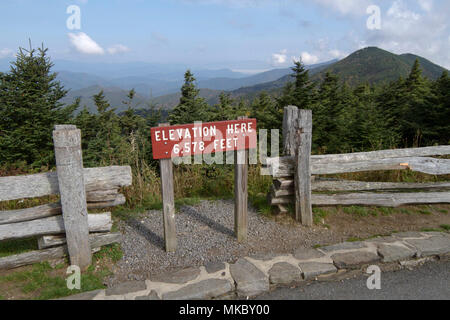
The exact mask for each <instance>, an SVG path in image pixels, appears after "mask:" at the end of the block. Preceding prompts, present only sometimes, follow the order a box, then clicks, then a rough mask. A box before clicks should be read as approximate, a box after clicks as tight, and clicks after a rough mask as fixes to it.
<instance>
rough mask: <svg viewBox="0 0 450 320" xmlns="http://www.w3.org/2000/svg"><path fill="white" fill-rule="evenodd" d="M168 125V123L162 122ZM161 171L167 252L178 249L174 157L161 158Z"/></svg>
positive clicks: (161, 125)
mask: <svg viewBox="0 0 450 320" xmlns="http://www.w3.org/2000/svg"><path fill="white" fill-rule="evenodd" d="M159 126H160V127H168V126H169V124H168V123H164V124H160V125H159ZM159 166H160V169H161V170H160V171H161V194H162V201H163V225H164V241H165V247H166V251H167V252H175V251H176V249H177V231H176V223H175V196H174V191H173V163H172V159H161V160H159Z"/></svg>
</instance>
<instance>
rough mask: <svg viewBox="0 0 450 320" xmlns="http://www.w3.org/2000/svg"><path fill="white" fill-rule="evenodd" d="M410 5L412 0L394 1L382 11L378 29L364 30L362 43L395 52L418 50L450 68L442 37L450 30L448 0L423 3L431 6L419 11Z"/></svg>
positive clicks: (449, 47)
mask: <svg viewBox="0 0 450 320" xmlns="http://www.w3.org/2000/svg"><path fill="white" fill-rule="evenodd" d="M425 2H426V1H425ZM425 2H424V3H425ZM430 3H431V2H430ZM411 5H412V3H411V2H406V1H403V0H396V1H393V3H392V5H391V6H390V8H389V9H388V10H387V12H386V14H384V15H382V21H381V30H377V31H369V30H367V31H366V34H365V43H366V44H367V45H374V46H378V47H381V48H383V49H386V50H389V51H392V52H394V53H397V54H401V53H413V54H417V55H420V56H423V57H425V58H427V59H429V60H431V61H433V62H434V63H437V64H440V65H442V66H444V67H446V68H449V67H450V55H449V54H448V53H449V52H450V43H449V42H448V41H445V39H446V38H447V37H448V36H449V30H450V29H449V23H448V12H449V10H450V2H449V1H443V2H439V3H432V4H428V5H429V6H427V4H423V5H424V6H425V8H429V9H430V10H429V11H427V10H423V11H420V12H416V11H414V10H413V9H412V8H411ZM422 8H423V7H422Z"/></svg>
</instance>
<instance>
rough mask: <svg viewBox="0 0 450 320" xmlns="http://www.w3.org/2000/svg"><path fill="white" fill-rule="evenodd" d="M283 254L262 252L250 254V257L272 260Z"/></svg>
mask: <svg viewBox="0 0 450 320" xmlns="http://www.w3.org/2000/svg"><path fill="white" fill-rule="evenodd" d="M280 256H282V254H275V253H261V254H255V255H254V256H250V258H252V259H254V260H261V261H270V260H273V259H275V258H276V257H280Z"/></svg>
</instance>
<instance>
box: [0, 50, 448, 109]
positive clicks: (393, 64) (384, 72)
mask: <svg viewBox="0 0 450 320" xmlns="http://www.w3.org/2000/svg"><path fill="white" fill-rule="evenodd" d="M416 59H418V60H419V62H420V64H421V67H422V70H423V74H424V76H426V77H428V78H429V79H436V78H438V77H439V76H441V74H442V72H443V71H444V70H446V69H445V68H443V67H441V66H439V65H436V64H434V63H433V62H431V61H429V60H427V59H425V58H423V57H420V56H417V55H414V54H400V55H397V54H394V53H391V52H389V51H386V50H383V49H380V48H376V47H368V48H364V49H361V50H358V51H356V52H354V53H352V54H350V55H349V56H348V57H346V58H344V59H342V60H340V61H337V60H332V61H328V62H325V63H321V64H316V65H310V66H307V69H309V73H310V78H311V80H312V81H317V82H319V81H320V80H322V79H323V78H324V77H325V74H326V73H327V72H330V73H334V74H336V75H338V76H339V78H340V79H341V80H342V81H345V82H346V83H348V84H349V85H351V86H356V85H358V84H361V83H369V84H380V83H389V82H391V81H393V80H396V79H398V78H399V77H403V78H405V77H407V76H408V75H409V73H410V71H411V68H412V66H413V64H414V62H415V60H416ZM54 64H55V67H54V70H56V72H57V73H58V77H57V79H58V80H59V81H61V83H62V84H63V85H64V87H65V88H66V89H69V93H68V94H67V96H66V97H65V98H64V99H63V100H62V102H63V103H66V104H70V103H73V101H74V100H75V99H76V98H78V97H79V98H81V105H82V106H83V107H84V106H86V107H88V109H89V110H91V111H95V106H94V103H93V101H92V96H93V95H94V94H97V93H98V92H99V91H100V90H103V91H104V93H105V96H106V98H107V99H108V100H109V102H110V104H111V105H112V106H113V107H114V108H116V111H117V112H120V111H123V110H124V109H125V108H126V106H125V104H124V103H123V101H126V96H127V94H128V92H129V90H130V89H132V88H134V89H135V91H136V96H135V100H134V108H147V107H148V106H149V105H150V104H157V105H159V106H160V107H162V108H163V109H171V108H173V107H174V106H175V105H177V104H178V102H179V98H180V93H179V92H180V87H181V86H182V84H183V81H184V79H183V76H184V72H185V71H186V70H187V69H188V67H187V66H185V65H179V64H174V65H160V64H150V63H138V62H134V63H121V64H120V63H119V64H108V63H96V64H94V63H83V62H72V61H64V60H56V61H55V62H54ZM8 66H9V61H7V60H6V59H0V71H6V70H7V68H8ZM192 72H193V74H194V76H195V77H196V79H197V83H196V84H197V87H198V88H200V96H202V97H204V98H205V99H206V100H207V101H208V103H210V104H214V103H217V101H218V97H219V95H220V93H221V92H227V93H229V94H230V96H231V97H233V98H244V99H253V98H254V97H256V96H257V95H258V94H259V93H260V92H262V91H266V92H268V93H271V94H274V95H276V94H278V93H279V92H280V91H281V88H282V87H283V86H285V85H286V83H288V82H289V81H292V77H291V76H290V74H291V72H292V71H291V69H290V68H282V69H272V70H268V71H265V72H260V73H257V74H253V75H248V74H245V73H242V72H236V71H233V70H230V69H201V68H197V69H193V70H192Z"/></svg>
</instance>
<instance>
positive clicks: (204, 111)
mask: <svg viewBox="0 0 450 320" xmlns="http://www.w3.org/2000/svg"><path fill="white" fill-rule="evenodd" d="M199 92H200V91H199V90H198V89H197V88H196V86H195V78H194V76H193V74H192V73H191V71H190V70H187V71H186V73H185V74H184V84H183V86H182V87H181V98H180V103H179V104H178V105H177V106H176V107H175V108H174V109H173V110H172V112H170V114H169V121H170V123H171V124H184V123H193V122H195V121H203V122H206V121H208V120H209V119H208V104H207V103H206V101H205V99H203V98H200V97H199V96H198V95H199Z"/></svg>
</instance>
